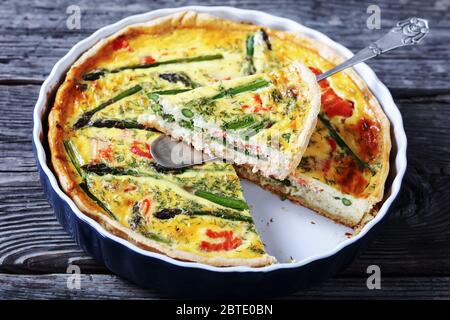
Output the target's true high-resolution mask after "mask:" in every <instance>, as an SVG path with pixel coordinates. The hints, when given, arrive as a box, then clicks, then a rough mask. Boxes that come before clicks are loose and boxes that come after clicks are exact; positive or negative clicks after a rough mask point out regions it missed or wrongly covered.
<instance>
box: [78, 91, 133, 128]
mask: <svg viewBox="0 0 450 320" xmlns="http://www.w3.org/2000/svg"><path fill="white" fill-rule="evenodd" d="M141 90H142V87H141V86H140V85H136V86H134V87H131V88H129V89H127V90H125V91H123V92H121V93H119V94H118V95H117V96H115V97H113V98H111V99H109V100H107V101H105V102H103V103H101V104H100V105H99V106H97V107H95V108H94V109H92V110H89V111H86V112H85V113H83V114H82V115H81V117H80V118H79V119H78V121H77V122H76V123H75V124H74V125H73V127H74V128H75V129H79V128H81V127H84V126H85V125H87V124H88V123H89V121H90V120H91V118H92V116H93V115H94V114H95V113H96V112H98V111H100V110H102V109H104V108H106V107H107V106H109V105H111V104H113V103H115V102H117V101H119V100H122V99H123V98H126V97H129V96H131V95H133V94H135V93H136V92H139V91H141Z"/></svg>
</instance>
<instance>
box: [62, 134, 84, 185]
mask: <svg viewBox="0 0 450 320" xmlns="http://www.w3.org/2000/svg"><path fill="white" fill-rule="evenodd" d="M63 145H64V149H65V150H66V152H67V155H68V156H69V159H70V161H72V164H73V166H74V167H75V169H76V170H77V172H78V174H79V175H80V176H81V177H82V178H84V172H83V171H82V170H81V166H80V162H79V161H78V157H77V153H76V149H75V146H74V145H73V143H72V141H70V140H64V141H63Z"/></svg>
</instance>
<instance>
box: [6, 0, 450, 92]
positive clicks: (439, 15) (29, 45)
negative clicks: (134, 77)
mask: <svg viewBox="0 0 450 320" xmlns="http://www.w3.org/2000/svg"><path fill="white" fill-rule="evenodd" d="M377 3H378V5H379V6H380V7H381V19H382V20H381V21H382V27H383V29H382V30H369V29H368V28H367V27H366V19H367V17H368V14H367V13H366V9H367V4H366V3H362V2H360V1H326V0H321V1H314V2H310V1H294V0H283V1H277V2H273V1H270V0H262V1H258V2H257V3H255V2H254V1H252V0H245V1H240V2H239V5H238V6H239V7H241V8H252V9H255V8H256V9H258V10H262V11H266V12H270V13H273V14H275V15H279V16H283V17H287V18H291V19H293V20H296V21H299V22H302V23H304V24H305V25H308V26H309V27H312V28H315V29H317V30H319V31H322V32H324V33H325V34H327V35H328V36H330V37H332V38H333V39H335V40H337V41H338V42H340V43H342V44H343V45H345V46H347V47H349V48H350V49H351V50H353V51H356V50H358V49H360V48H362V47H364V46H366V45H367V44H368V43H369V42H370V41H373V40H376V39H377V38H378V37H380V35H382V34H383V33H384V32H386V30H387V29H388V28H389V27H391V26H392V25H393V24H394V23H395V21H397V20H399V19H402V18H405V17H408V16H415V15H419V14H420V15H421V16H423V17H426V18H428V19H429V20H430V25H431V27H432V32H431V34H430V36H429V37H428V38H427V39H426V40H425V41H424V45H421V46H419V47H416V48H412V49H405V48H404V49H399V50H398V51H393V52H391V53H388V54H386V56H384V57H381V58H379V59H378V60H374V61H370V63H369V64H370V65H371V66H372V67H373V68H374V70H375V71H376V72H377V74H379V76H380V78H381V79H382V80H383V81H384V82H385V83H386V84H387V85H388V86H389V87H390V88H392V89H393V90H394V91H396V90H403V91H404V90H410V91H413V90H417V89H419V88H424V89H435V90H437V89H438V90H446V91H448V90H450V87H449V83H450V66H449V64H448V63H447V61H448V60H449V58H450V47H449V46H448V43H449V40H450V32H449V30H450V22H449V21H450V14H449V10H446V9H448V5H447V7H446V1H442V3H441V4H439V5H436V7H433V6H423V4H422V2H421V1H417V0H414V1H409V2H408V3H405V4H401V3H400V4H398V3H395V2H392V1H378V2H377ZM71 4H73V3H72V2H70V1H61V2H58V3H57V4H55V3H54V2H51V1H40V2H38V3H28V2H18V3H17V2H13V1H12V0H8V1H5V4H4V5H3V14H2V16H1V17H0V31H1V32H0V74H1V76H0V80H1V79H3V80H4V79H14V78H25V79H29V80H32V81H42V80H43V79H44V78H45V77H46V76H47V75H48V73H49V72H50V70H51V67H52V66H53V65H54V64H55V63H56V62H57V61H58V59H60V58H61V57H62V56H63V55H64V54H65V53H67V51H68V50H69V49H70V48H71V47H72V46H73V45H74V44H76V43H77V42H78V41H80V40H82V39H83V38H85V37H87V36H89V35H90V34H92V33H93V32H94V31H95V30H97V29H98V28H100V27H103V26H105V25H107V24H110V23H113V22H116V21H118V20H120V19H122V18H125V17H127V16H129V15H133V14H138V13H142V12H147V11H150V10H154V9H159V8H164V7H167V6H168V4H167V2H164V1H153V2H150V3H145V4H144V3H141V2H139V1H131V2H130V4H127V6H123V5H122V4H121V2H120V1H118V0H114V1H104V0H103V1H99V2H96V4H93V3H91V2H87V1H85V2H80V3H78V5H79V6H80V8H81V13H82V19H81V29H80V30H69V29H67V27H66V18H67V16H68V14H67V13H66V8H67V6H68V5H71ZM187 4H190V1H181V2H177V3H176V5H179V6H182V5H187ZM196 4H206V5H208V4H217V3H215V2H214V1H196ZM220 4H223V5H227V4H228V5H236V3H235V2H234V1H224V2H221V3H220ZM106 7H107V8H108V10H105V9H104V8H106ZM417 8H420V11H418V10H417ZM350 9H351V10H350ZM400 13H401V14H400ZM394 65H395V68H392V66H394Z"/></svg>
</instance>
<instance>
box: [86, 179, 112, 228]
mask: <svg viewBox="0 0 450 320" xmlns="http://www.w3.org/2000/svg"><path fill="white" fill-rule="evenodd" d="M79 186H80V188H81V189H82V190H83V191H84V193H86V194H87V196H88V197H89V198H91V199H92V200H93V201H94V202H95V203H96V204H97V205H98V206H99V207H100V208H102V209H103V210H104V211H105V212H106V213H107V214H109V216H110V217H111V218H113V219H114V220H117V218H116V216H115V215H114V213H112V212H111V210H109V209H108V208H107V207H106V205H105V204H104V203H103V202H102V201H101V200H100V199H99V198H97V197H96V196H95V195H94V194H93V193H92V192H91V191H90V190H89V187H88V185H87V183H86V181H83V182H82V183H80V184H79Z"/></svg>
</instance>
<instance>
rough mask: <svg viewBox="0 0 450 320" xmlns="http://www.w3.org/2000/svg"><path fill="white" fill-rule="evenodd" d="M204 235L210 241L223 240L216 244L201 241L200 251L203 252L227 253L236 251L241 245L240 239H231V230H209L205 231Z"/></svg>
mask: <svg viewBox="0 0 450 320" xmlns="http://www.w3.org/2000/svg"><path fill="white" fill-rule="evenodd" d="M206 235H207V236H208V237H209V238H211V239H219V238H223V239H224V240H223V241H222V242H218V243H211V242H208V241H202V242H201V243H200V249H202V250H205V251H221V250H225V251H228V250H232V249H236V248H237V247H239V246H240V245H241V244H242V239H241V238H240V237H233V231H232V230H223V231H213V230H211V229H207V230H206Z"/></svg>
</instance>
